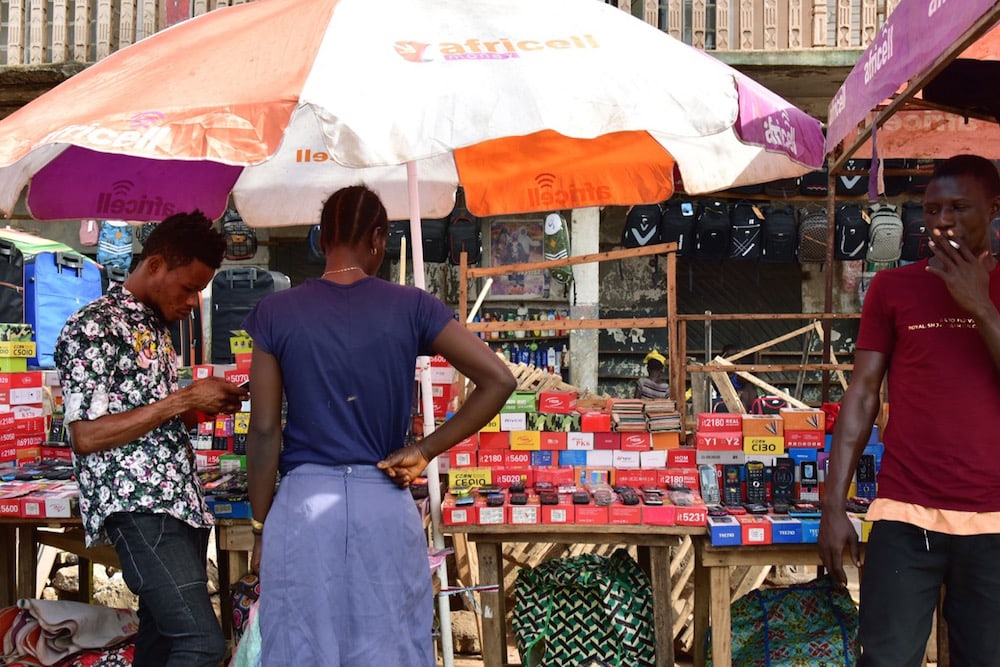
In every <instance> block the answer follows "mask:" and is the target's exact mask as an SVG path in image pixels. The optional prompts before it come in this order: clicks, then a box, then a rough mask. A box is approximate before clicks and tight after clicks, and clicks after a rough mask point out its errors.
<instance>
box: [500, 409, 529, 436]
mask: <svg viewBox="0 0 1000 667" xmlns="http://www.w3.org/2000/svg"><path fill="white" fill-rule="evenodd" d="M500 430H501V431H526V430H528V415H527V414H526V413H524V412H501V413H500Z"/></svg>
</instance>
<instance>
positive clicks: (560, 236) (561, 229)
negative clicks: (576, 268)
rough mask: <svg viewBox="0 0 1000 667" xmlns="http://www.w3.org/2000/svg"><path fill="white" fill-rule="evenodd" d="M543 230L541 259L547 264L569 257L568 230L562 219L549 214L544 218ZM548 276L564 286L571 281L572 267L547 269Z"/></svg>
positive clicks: (557, 215) (559, 216)
mask: <svg viewBox="0 0 1000 667" xmlns="http://www.w3.org/2000/svg"><path fill="white" fill-rule="evenodd" d="M543 230H544V232H545V238H544V239H543V241H542V258H543V259H544V260H545V261H547V262H549V261H552V260H556V259H566V258H567V257H569V230H568V229H567V228H566V221H565V220H563V217H562V216H561V215H559V214H558V213H549V214H548V215H547V216H545V225H544V226H543ZM549 275H551V276H552V278H553V279H554V280H557V281H559V282H561V283H563V284H564V285H565V284H566V283H569V282H572V280H573V267H572V266H557V267H555V268H553V269H549Z"/></svg>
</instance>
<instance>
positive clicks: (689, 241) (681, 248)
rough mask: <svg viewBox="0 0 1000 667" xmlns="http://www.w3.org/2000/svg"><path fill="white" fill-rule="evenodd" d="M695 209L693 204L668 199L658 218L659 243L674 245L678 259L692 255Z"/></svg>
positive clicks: (695, 218)
mask: <svg viewBox="0 0 1000 667" xmlns="http://www.w3.org/2000/svg"><path fill="white" fill-rule="evenodd" d="M696 220H697V209H696V207H695V205H694V203H692V202H689V201H680V200H678V199H669V200H667V201H666V202H664V204H663V213H662V215H661V216H660V242H661V243H676V244H677V256H678V257H691V256H692V255H694V223H695V221H696Z"/></svg>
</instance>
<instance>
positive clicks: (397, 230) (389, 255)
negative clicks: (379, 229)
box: [385, 220, 410, 262]
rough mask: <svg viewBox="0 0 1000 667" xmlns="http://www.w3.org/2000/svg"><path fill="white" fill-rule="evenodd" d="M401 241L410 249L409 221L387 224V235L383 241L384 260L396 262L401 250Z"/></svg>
mask: <svg viewBox="0 0 1000 667" xmlns="http://www.w3.org/2000/svg"><path fill="white" fill-rule="evenodd" d="M403 239H406V247H407V248H409V247H410V221H409V220H392V221H391V222H389V235H388V237H386V241H385V258H386V259H388V260H390V261H393V262H395V261H398V260H399V256H400V253H401V251H402V248H403Z"/></svg>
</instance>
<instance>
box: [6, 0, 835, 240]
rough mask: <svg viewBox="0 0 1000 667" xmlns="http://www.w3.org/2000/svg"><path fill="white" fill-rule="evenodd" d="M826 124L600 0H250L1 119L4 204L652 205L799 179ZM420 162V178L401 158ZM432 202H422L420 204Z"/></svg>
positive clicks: (506, 208) (819, 150) (160, 210)
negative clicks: (460, 192)
mask: <svg viewBox="0 0 1000 667" xmlns="http://www.w3.org/2000/svg"><path fill="white" fill-rule="evenodd" d="M823 157H824V156H823V136H822V132H821V129H820V124H819V122H818V121H816V120H815V119H813V118H811V117H809V116H807V115H806V114H805V113H803V112H802V111H800V110H798V109H796V108H795V107H793V106H792V105H791V104H789V103H788V102H786V101H785V100H783V99H781V98H780V97H778V96H776V95H774V94H773V93H771V92H769V91H768V90H766V89H765V88H763V87H762V86H760V85H758V84H756V83H754V82H753V81H752V80H750V79H748V78H746V77H744V76H742V75H740V74H739V73H738V72H736V71H735V70H733V69H732V68H730V67H728V66H727V65H725V64H723V63H722V62H720V61H718V60H717V59H715V58H712V57H711V56H708V55H705V54H704V53H702V52H700V51H697V50H696V49H693V48H691V47H688V46H686V45H684V44H682V43H681V42H679V41H677V40H675V39H673V38H672V37H670V36H668V35H667V34H665V33H663V32H661V31H660V30H657V29H656V28H654V27H652V26H649V25H647V24H646V23H644V22H642V21H640V20H638V19H636V18H633V17H632V16H630V15H628V14H626V13H625V12H622V11H621V10H618V9H615V8H613V7H610V6H609V5H607V4H605V3H603V2H594V1H592V0H591V1H590V2H586V1H584V0H544V1H541V2H539V1H538V0H462V1H461V2H456V1H455V0H380V1H378V2H373V1H372V0H257V1H256V2H252V3H249V4H244V5H239V6H235V7H229V8H224V9H219V10H216V11H213V12H210V13H208V14H206V15H204V16H201V17H198V18H195V19H191V20H189V21H186V22H184V23H181V24H179V25H176V26H174V27H171V28H168V29H167V30H164V31H162V32H160V33H157V34H155V35H153V36H151V37H149V38H147V39H145V40H143V41H142V42H139V43H138V44H135V45H133V46H130V47H128V48H126V49H123V50H121V51H120V52H118V53H115V54H114V55H112V56H110V57H108V58H106V59H105V60H103V61H101V62H99V63H97V64H95V65H93V66H92V67H90V68H89V69H87V70H85V71H84V72H82V73H80V74H78V75H76V76H74V77H73V78H72V79H70V80H68V81H66V82H65V83H63V84H62V85H60V86H58V87H56V88H54V89H53V90H51V91H49V92H48V93H46V94H44V95H42V96H41V97H39V98H38V99H36V100H35V101H33V102H31V103H30V104H28V105H26V106H25V107H23V108H22V109H20V110H19V111H18V112H16V113H14V114H12V115H11V116H9V117H8V118H6V119H4V120H3V121H2V122H0V212H3V213H6V214H8V215H9V214H10V213H11V212H12V211H13V209H14V206H15V204H16V203H17V201H18V199H19V197H20V196H21V194H22V192H23V190H24V188H25V187H28V193H27V205H28V208H29V211H30V213H31V215H32V216H33V217H35V218H37V219H41V220H62V219H73V218H125V219H132V220H158V219H162V218H164V217H166V216H167V215H169V214H171V213H172V212H175V211H181V210H190V209H193V208H195V207H197V208H200V209H201V210H203V211H204V212H205V213H207V214H208V215H210V216H215V217H217V216H219V215H221V214H222V212H223V211H224V209H225V206H226V201H227V198H228V197H229V195H230V194H231V193H232V195H233V197H234V201H235V204H236V206H237V208H238V209H239V211H240V213H241V214H242V215H243V217H244V219H245V220H246V221H247V222H248V223H249V224H250V225H253V226H281V225H293V224H310V223H314V222H316V221H317V219H318V216H319V211H320V208H321V205H322V202H323V201H324V199H325V198H326V197H328V196H329V195H330V194H331V193H332V192H334V191H335V190H337V189H338V188H340V187H342V186H344V185H348V184H356V183H366V184H368V185H369V186H370V187H372V188H373V189H374V190H376V191H377V192H378V193H379V194H380V195H381V196H382V198H383V200H384V202H385V204H386V207H387V209H388V211H389V215H390V217H391V218H393V219H404V218H408V217H409V218H414V217H420V216H422V217H426V218H431V217H444V216H446V215H447V214H448V213H449V212H450V211H451V209H452V207H453V205H454V196H455V190H456V187H457V186H458V185H459V184H462V185H463V186H464V188H465V192H466V199H467V203H468V206H469V209H470V210H471V211H472V212H473V213H475V214H478V215H481V216H487V215H495V214H507V213H518V212H530V211H550V210H553V209H563V208H574V207H585V206H599V205H609V204H618V205H628V204H635V203H645V202H655V201H661V200H664V199H666V198H668V197H669V196H670V195H671V194H672V191H673V174H674V169H675V165H676V168H677V169H678V170H679V173H680V174H681V176H682V178H683V182H684V188H685V190H686V191H687V192H689V193H692V194H697V193H701V192H710V191H713V190H719V189H723V188H727V187H731V186H737V185H745V184H750V183H757V182H763V181H768V180H773V179H777V178H785V177H792V176H796V175H798V174H801V173H804V172H806V171H809V170H812V169H815V168H818V167H819V166H820V165H821V164H822V161H823ZM407 164H409V165H410V170H409V171H410V172H411V175H412V174H413V173H414V172H415V173H416V178H415V179H414V178H413V177H412V176H411V178H410V179H409V184H410V186H412V188H413V189H412V191H408V185H407V184H408V177H407V168H406V167H405V166H404V165H407ZM414 207H417V208H418V209H419V210H413V209H414Z"/></svg>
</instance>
